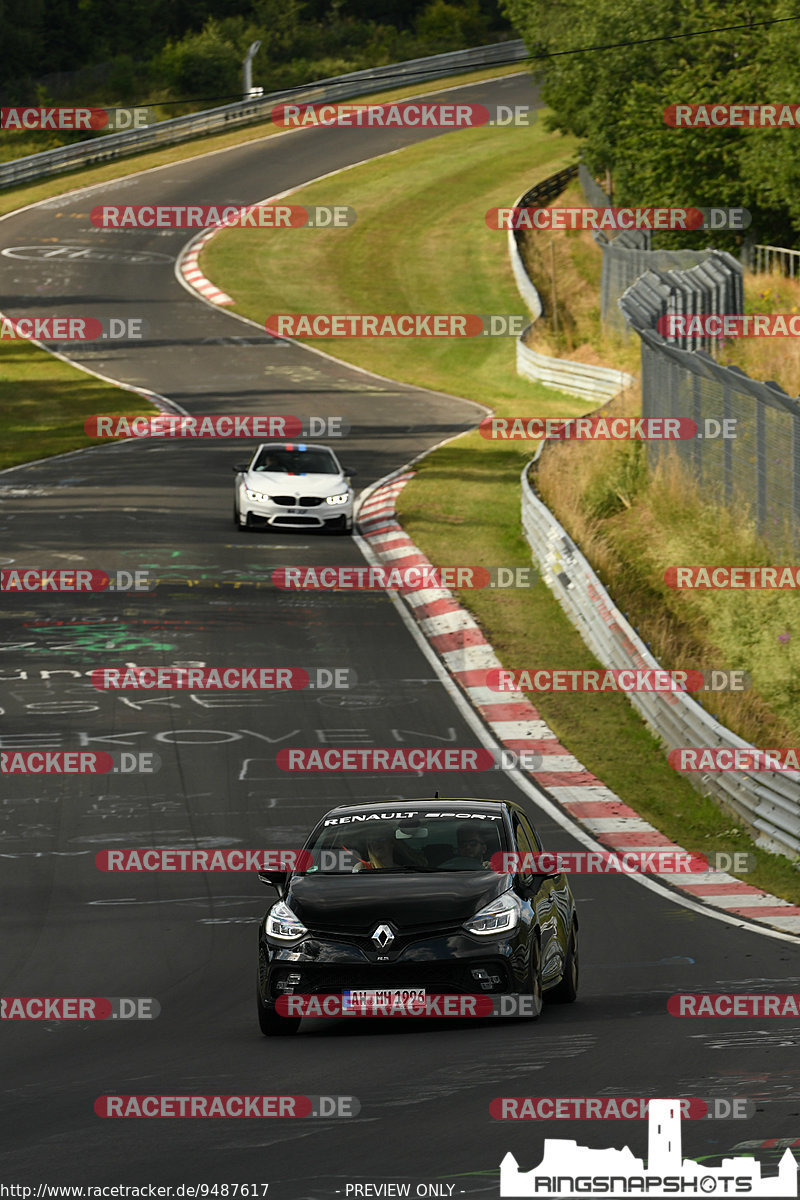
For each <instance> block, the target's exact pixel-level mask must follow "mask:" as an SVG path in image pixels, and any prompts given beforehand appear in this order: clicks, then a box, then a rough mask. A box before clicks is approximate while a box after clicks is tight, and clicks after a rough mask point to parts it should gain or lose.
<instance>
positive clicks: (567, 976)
mask: <svg viewBox="0 0 800 1200" xmlns="http://www.w3.org/2000/svg"><path fill="white" fill-rule="evenodd" d="M578 977H579V959H578V928H577V926H576V925H575V922H574V921H573V923H572V929H571V930H570V935H569V941H568V942H567V953H566V955H565V957H564V974H563V975H562V977H561V982H560V983H557V984H556V986H555V987H554V988H551V990H550V991H549V992H548V993H547V999H548V1000H552V1001H553V1002H554V1003H555V1004H572V1002H573V1000H575V999H577V996H578Z"/></svg>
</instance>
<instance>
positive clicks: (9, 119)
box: [0, 107, 156, 133]
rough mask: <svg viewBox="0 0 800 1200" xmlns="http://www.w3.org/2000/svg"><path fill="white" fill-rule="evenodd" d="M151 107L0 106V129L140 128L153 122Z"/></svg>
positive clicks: (74, 129) (154, 117)
mask: <svg viewBox="0 0 800 1200" xmlns="http://www.w3.org/2000/svg"><path fill="white" fill-rule="evenodd" d="M155 121H156V115H155V112H154V111H153V109H152V108H68V107H56V108H50V107H46V108H45V107H43V108H0V129H2V130H3V131H12V130H16V131H18V132H22V130H31V129H45V130H70V131H74V132H80V131H81V130H85V131H86V132H90V131H92V130H99V129H104V130H105V131H106V132H107V133H111V132H116V131H119V130H123V129H143V128H145V126H147V125H153V124H154V123H155Z"/></svg>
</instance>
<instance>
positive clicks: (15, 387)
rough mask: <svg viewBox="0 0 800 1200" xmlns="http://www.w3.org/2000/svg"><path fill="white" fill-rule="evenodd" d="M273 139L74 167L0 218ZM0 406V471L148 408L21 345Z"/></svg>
mask: <svg viewBox="0 0 800 1200" xmlns="http://www.w3.org/2000/svg"><path fill="white" fill-rule="evenodd" d="M519 71H520V67H519V66H518V65H517V66H511V67H507V68H502V67H501V68H491V69H487V70H483V71H472V72H468V73H466V74H464V75H455V76H452V77H451V78H447V79H442V80H437V81H435V82H434V83H432V84H426V85H420V84H417V85H411V86H408V87H404V88H397V89H395V90H394V91H391V92H381V93H378V94H376V95H372V96H368V97H364V98H363V99H364V100H373V101H378V100H380V101H381V102H388V101H391V100H398V99H402V98H403V97H408V96H413V95H419V94H421V93H422V92H424V91H425V90H426V88H427V89H428V90H433V91H435V90H440V89H442V88H446V87H452V86H454V85H455V84H457V83H470V82H475V83H477V82H480V81H481V80H482V79H489V78H493V77H494V76H498V75H509V74H518V73H519ZM279 132H280V130H279V129H278V128H277V127H274V126H272V125H270V124H269V123H267V122H263V123H260V124H258V125H254V126H248V127H246V128H245V129H239V130H237V131H234V132H232V133H226V134H214V135H209V136H205V137H201V138H196V139H194V140H192V141H190V142H181V143H180V144H178V145H176V146H168V147H165V148H164V149H162V150H156V151H150V152H147V153H143V154H137V155H132V156H131V157H129V158H124V159H118V160H116V161H114V162H111V163H107V164H105V165H104V166H102V167H91V168H81V169H79V170H77V171H70V172H65V173H64V174H63V175H57V176H55V177H54V178H50V179H46V180H41V181H37V182H35V183H30V184H26V185H25V186H23V187H18V188H11V189H9V190H7V191H3V192H0V216H4V215H6V214H8V213H12V212H14V211H16V210H18V209H20V208H23V207H25V206H26V205H30V204H36V203H37V202H38V201H40V200H47V199H51V198H53V197H56V196H60V195H62V194H63V193H67V192H70V191H74V190H75V189H77V188H82V187H88V186H91V185H92V184H97V183H105V182H107V181H112V180H115V179H120V178H122V177H124V176H126V175H130V174H133V173H136V172H138V171H144V170H148V169H150V168H152V167H159V166H165V165H167V164H170V163H174V162H179V161H181V160H183V159H186V158H191V157H194V156H195V155H198V154H208V153H211V152H213V151H215V150H224V149H227V148H228V147H231V146H237V145H241V144H243V143H245V142H250V141H256V140H258V139H260V138H264V137H269V136H271V135H272V134H274V133H279ZM298 136H302V134H300V135H298ZM100 148H101V147H100V146H98V149H100ZM56 215H58V214H56ZM188 236H189V235H188V234H187V238H188ZM0 402H2V411H3V413H4V418H3V432H4V441H3V446H2V449H0V468H2V467H10V466H16V465H18V464H20V463H25V462H30V461H31V460H32V459H39V458H47V457H48V456H50V455H53V454H62V453H64V452H66V451H69V450H78V449H82V448H83V447H85V446H89V445H94V444H96V443H97V441H98V439H95V438H88V437H87V436H86V435H85V433H84V431H83V423H84V421H85V419H86V418H87V417H89V416H92V415H94V414H95V413H106V414H109V415H125V414H133V415H152V413H153V411H154V410H153V408H152V405H150V404H147V403H146V402H144V401H141V400H138V399H137V398H136V397H135V396H133V395H132V394H131V393H129V392H126V391H123V390H122V389H118V388H115V387H114V386H113V385H111V384H107V383H104V382H103V381H102V380H97V379H95V378H94V377H93V376H91V375H87V374H85V373H84V372H82V371H78V370H77V369H76V368H74V367H71V366H69V364H68V363H66V362H63V361H61V360H60V359H57V358H54V357H52V356H51V355H50V354H48V353H47V351H45V350H41V349H39V348H38V347H36V346H33V345H30V344H28V343H23V342H19V341H4V340H3V339H0Z"/></svg>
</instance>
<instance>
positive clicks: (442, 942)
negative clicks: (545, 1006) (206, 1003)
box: [259, 925, 529, 1005]
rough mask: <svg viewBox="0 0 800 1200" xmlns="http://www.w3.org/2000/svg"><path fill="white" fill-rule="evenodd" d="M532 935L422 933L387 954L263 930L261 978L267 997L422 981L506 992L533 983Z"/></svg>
mask: <svg viewBox="0 0 800 1200" xmlns="http://www.w3.org/2000/svg"><path fill="white" fill-rule="evenodd" d="M528 971H529V960H528V950H527V943H526V942H525V941H523V940H522V939H520V938H518V937H512V938H498V939H486V940H483V939H482V940H480V941H479V940H478V939H477V938H475V937H470V936H469V935H468V934H465V933H460V932H453V933H449V934H447V935H440V936H437V937H431V938H425V939H420V940H417V941H414V942H411V943H410V944H408V945H406V946H405V947H404V948H403V949H402V950H400V951H398V952H396V953H395V954H394V955H393V956H391V957H390V959H389V961H377V955H376V954H374V953H371V952H370V951H368V950H366V949H364V948H363V947H362V946H360V945H358V944H357V943H356V942H355V941H353V942H346V941H342V940H338V939H336V938H332V937H325V938H321V937H319V936H315V935H313V934H312V935H310V936H308V937H305V938H303V940H302V941H301V942H300V943H299V944H298V945H296V946H292V947H288V946H285V945H282V944H279V943H277V942H275V941H273V940H271V939H270V938H268V937H267V936H266V935H265V933H264V928H263V925H262V926H261V931H260V941H259V985H260V988H261V998H262V1001H263V1003H264V1004H269V1005H274V1003H275V1001H276V999H277V998H278V997H279V996H286V995H293V994H296V995H340V994H341V993H342V992H344V991H346V990H348V989H351V988H375V989H378V990H384V989H387V988H402V989H405V988H413V987H417V988H425V990H426V991H427V992H428V994H429V995H480V994H484V993H485V994H487V995H503V994H509V993H518V992H526V991H527V990H528V979H529V975H528Z"/></svg>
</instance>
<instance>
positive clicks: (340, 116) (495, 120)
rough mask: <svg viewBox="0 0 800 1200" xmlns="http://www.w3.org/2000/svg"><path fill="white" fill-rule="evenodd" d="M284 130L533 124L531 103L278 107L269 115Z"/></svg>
mask: <svg viewBox="0 0 800 1200" xmlns="http://www.w3.org/2000/svg"><path fill="white" fill-rule="evenodd" d="M270 119H271V120H272V122H273V124H274V125H278V126H279V127H280V128H282V129H308V128H310V127H319V126H335V127H339V128H345V129H474V128H476V127H477V126H481V125H490V126H491V125H497V126H501V127H502V126H509V125H516V126H524V127H526V128H528V127H530V126H531V125H533V123H534V122H535V120H536V110H535V109H534V108H532V107H531V106H530V105H529V104H515V105H513V106H512V105H510V104H493V105H491V106H487V105H485V104H418V103H400V104H276V105H275V107H274V108H273V109H272V111H271V113H270Z"/></svg>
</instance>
